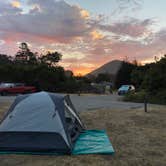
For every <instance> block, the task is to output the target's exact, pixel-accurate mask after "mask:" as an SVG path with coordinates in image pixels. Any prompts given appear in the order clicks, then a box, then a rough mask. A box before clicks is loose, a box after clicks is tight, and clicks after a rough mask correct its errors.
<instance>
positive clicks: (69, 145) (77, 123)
mask: <svg viewBox="0 0 166 166" xmlns="http://www.w3.org/2000/svg"><path fill="white" fill-rule="evenodd" d="M83 129H84V126H83V124H82V122H81V120H80V118H79V116H78V114H77V112H76V110H75V109H74V107H73V105H72V102H71V100H70V98H69V96H63V95H59V94H54V93H47V92H39V93H34V94H29V95H20V96H18V97H17V98H16V100H15V101H14V103H13V104H12V106H11V107H10V109H9V111H8V112H7V114H6V115H5V116H4V118H3V120H2V122H1V124H0V151H1V152H7V151H14V152H39V153H43V152H56V153H71V152H72V149H73V146H74V143H75V141H76V139H77V138H78V136H79V135H80V133H81V131H82V130H83Z"/></svg>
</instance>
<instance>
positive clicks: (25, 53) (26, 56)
mask: <svg viewBox="0 0 166 166" xmlns="http://www.w3.org/2000/svg"><path fill="white" fill-rule="evenodd" d="M19 48H20V50H19V51H18V52H17V53H16V55H15V61H16V62H21V63H32V64H33V63H37V59H36V56H35V54H34V53H33V52H31V51H30V49H29V48H28V45H27V43H21V44H20V47H19Z"/></svg>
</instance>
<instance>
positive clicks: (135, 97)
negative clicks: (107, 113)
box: [123, 90, 146, 103]
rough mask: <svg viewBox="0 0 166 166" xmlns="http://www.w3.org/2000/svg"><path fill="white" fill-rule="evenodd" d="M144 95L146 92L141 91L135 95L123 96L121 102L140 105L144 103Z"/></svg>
mask: <svg viewBox="0 0 166 166" xmlns="http://www.w3.org/2000/svg"><path fill="white" fill-rule="evenodd" d="M145 95H146V92H145V91H143V90H142V91H140V92H136V93H128V94H126V95H125V96H124V98H123V100H124V101H133V102H138V103H142V102H144V99H145Z"/></svg>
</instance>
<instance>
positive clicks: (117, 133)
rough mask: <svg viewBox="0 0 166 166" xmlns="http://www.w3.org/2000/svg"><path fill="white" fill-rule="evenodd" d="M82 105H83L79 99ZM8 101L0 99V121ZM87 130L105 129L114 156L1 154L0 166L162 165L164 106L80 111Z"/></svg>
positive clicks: (165, 128) (165, 147) (165, 133)
mask: <svg viewBox="0 0 166 166" xmlns="http://www.w3.org/2000/svg"><path fill="white" fill-rule="evenodd" d="M82 102H84V101H83V100H82ZM10 103H11V101H7V100H0V118H2V116H3V114H4V112H5V111H6V110H7V109H8V106H9V104H10ZM81 118H82V120H83V122H84V123H85V125H86V126H87V128H88V129H106V131H107V133H108V135H109V137H110V139H111V142H112V144H113V146H114V148H115V151H116V153H115V155H113V156H110V155H80V156H33V155H1V156H0V166H18V165H19V166H78V165H79V166H83V165H86V166H87V165H91V166H110V165H112V166H133V165H134V166H165V163H166V155H165V154H166V107H165V106H159V105H150V106H149V112H148V113H145V112H144V110H143V107H134V108H132V107H131V108H128V109H124V110H123V109H115V108H114V109H111V108H105V109H104V108H102V109H99V108H96V109H95V108H94V109H91V111H85V112H81Z"/></svg>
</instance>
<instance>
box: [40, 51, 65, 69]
mask: <svg viewBox="0 0 166 166" xmlns="http://www.w3.org/2000/svg"><path fill="white" fill-rule="evenodd" d="M61 59H62V54H60V53H59V52H52V53H51V52H48V53H47V54H46V55H43V56H42V57H41V58H40V60H41V62H42V63H45V64H48V66H54V65H56V63H58V62H59V61H60V60H61Z"/></svg>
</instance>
